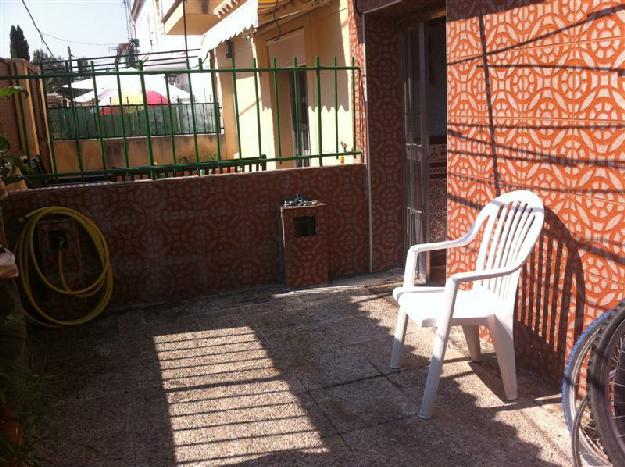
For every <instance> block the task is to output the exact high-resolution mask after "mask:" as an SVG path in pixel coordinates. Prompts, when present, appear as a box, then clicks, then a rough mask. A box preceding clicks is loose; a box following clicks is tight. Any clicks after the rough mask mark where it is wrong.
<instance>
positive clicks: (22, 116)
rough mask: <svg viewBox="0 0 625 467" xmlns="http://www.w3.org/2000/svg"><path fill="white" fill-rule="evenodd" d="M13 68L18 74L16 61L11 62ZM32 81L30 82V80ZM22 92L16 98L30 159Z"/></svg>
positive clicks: (16, 82)
mask: <svg viewBox="0 0 625 467" xmlns="http://www.w3.org/2000/svg"><path fill="white" fill-rule="evenodd" d="M11 68H12V70H13V73H14V74H15V75H17V65H16V64H15V62H14V63H12V64H11ZM12 82H13V81H10V83H12ZM29 83H30V82H29ZM15 84H16V85H18V86H19V84H20V83H19V81H17V80H16V81H15ZM22 97H23V96H22V93H21V92H20V93H17V94H16V95H15V99H16V100H17V103H18V105H19V108H20V120H21V121H22V133H23V135H24V141H23V143H24V149H26V155H27V156H28V159H29V160H30V144H29V141H28V130H27V129H26V115H25V114H24V102H23V101H22Z"/></svg>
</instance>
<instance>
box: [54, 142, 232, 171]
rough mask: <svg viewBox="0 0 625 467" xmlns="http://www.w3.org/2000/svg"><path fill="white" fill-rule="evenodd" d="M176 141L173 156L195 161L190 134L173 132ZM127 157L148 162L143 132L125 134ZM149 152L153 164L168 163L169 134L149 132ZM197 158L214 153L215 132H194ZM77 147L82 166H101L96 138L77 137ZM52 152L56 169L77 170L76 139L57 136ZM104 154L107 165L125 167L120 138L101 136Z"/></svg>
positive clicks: (138, 163)
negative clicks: (196, 133)
mask: <svg viewBox="0 0 625 467" xmlns="http://www.w3.org/2000/svg"><path fill="white" fill-rule="evenodd" d="M220 139H221V144H222V147H221V150H222V155H223V157H224V158H228V157H227V156H226V151H225V147H224V144H225V138H224V136H223V135H221V136H220ZM174 140H175V144H176V160H177V162H178V163H185V162H195V142H194V140H193V135H178V136H174ZM126 141H127V142H128V160H129V165H130V166H131V167H141V166H146V165H150V157H149V153H148V140H147V138H146V137H145V136H137V137H132V138H127V139H126ZM151 142H152V153H153V157H154V162H155V163H156V164H171V163H172V162H173V158H172V150H171V137H169V136H152V138H151ZM197 143H198V150H199V153H200V160H203V161H207V160H209V156H214V158H216V157H217V135H197ZM80 151H81V156H82V160H83V168H84V170H99V169H102V168H103V167H102V155H101V153H100V141H99V140H97V139H83V140H80ZM54 155H55V159H56V165H57V170H58V171H59V172H78V171H79V170H80V167H79V165H78V154H77V151H76V141H74V140H57V141H55V142H54ZM104 157H105V159H106V163H107V165H108V167H117V168H121V167H125V166H126V161H125V154H124V140H123V139H122V138H107V139H105V140H104Z"/></svg>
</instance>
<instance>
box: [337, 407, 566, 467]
mask: <svg viewBox="0 0 625 467" xmlns="http://www.w3.org/2000/svg"><path fill="white" fill-rule="evenodd" d="M456 418H457V419H459V420H467V419H469V417H467V415H466V414H464V415H463V416H462V417H458V414H456ZM491 424H492V425H494V426H495V427H496V430H494V432H495V433H498V435H497V436H496V437H492V434H491V433H490V432H488V433H485V432H481V431H480V430H479V428H481V425H480V426H475V424H474V426H473V427H472V429H470V430H468V431H467V430H465V428H467V426H466V424H463V423H461V424H457V425H455V427H450V426H449V425H446V424H445V425H443V424H441V423H437V421H435V420H434V419H432V420H430V421H423V420H420V419H418V418H417V417H410V418H407V419H404V420H399V421H395V422H391V423H387V424H382V425H378V426H375V427H371V428H365V429H362V430H356V431H353V432H351V433H347V434H345V435H344V439H345V440H346V442H347V443H348V444H349V445H350V446H351V447H352V448H353V449H354V451H355V455H356V456H357V457H358V458H359V459H361V461H362V464H365V465H386V464H390V463H392V464H393V465H406V466H412V465H423V466H440V465H463V466H464V465H466V466H474V465H475V466H477V465H492V466H500V465H517V466H527V465H540V466H555V465H566V459H565V458H562V457H557V456H556V457H555V458H554V457H553V456H552V455H551V453H550V452H548V450H547V449H541V448H540V447H539V446H536V445H534V444H530V443H526V442H523V441H522V440H520V439H519V438H518V437H517V436H516V433H515V431H514V430H511V429H510V428H509V427H507V426H505V425H502V424H498V423H494V422H491ZM449 428H451V430H450V429H449Z"/></svg>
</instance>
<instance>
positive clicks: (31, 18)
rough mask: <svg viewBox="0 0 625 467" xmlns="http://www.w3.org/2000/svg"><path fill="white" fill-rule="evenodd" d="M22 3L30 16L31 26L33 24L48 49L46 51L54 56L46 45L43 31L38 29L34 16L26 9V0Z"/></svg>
mask: <svg viewBox="0 0 625 467" xmlns="http://www.w3.org/2000/svg"><path fill="white" fill-rule="evenodd" d="M22 5H24V8H26V13H28V16H30V20H31V21H32V22H33V26H35V29H36V30H37V32H38V33H39V37H40V38H41V43H42V44H43V45H45V46H46V49H48V53H49V54H50V56H51V57H54V54H53V53H52V50H50V46H49V45H48V43H47V42H46V40H45V39H44V38H43V33H42V32H41V29H39V26H37V23H36V22H35V18H33V15H32V13H31V12H30V10H29V9H28V5H26V0H22Z"/></svg>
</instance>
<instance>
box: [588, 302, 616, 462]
mask: <svg viewBox="0 0 625 467" xmlns="http://www.w3.org/2000/svg"><path fill="white" fill-rule="evenodd" d="M616 313H617V315H616V316H615V318H614V319H613V320H612V321H611V322H610V324H609V325H608V326H607V327H606V329H605V331H604V332H603V334H602V335H601V336H600V337H599V339H598V340H597V345H596V348H595V349H594V351H593V353H592V357H591V362H590V364H589V367H590V368H589V374H590V375H589V379H590V381H589V385H588V387H589V394H590V403H591V410H592V412H593V416H594V418H595V421H596V423H597V429H598V430H599V435H600V437H601V442H602V444H603V447H604V449H605V450H606V452H607V454H608V457H609V458H610V461H611V462H612V463H613V464H614V465H615V466H618V467H625V387H622V386H623V385H625V356H624V355H623V354H622V353H621V351H622V350H625V302H621V303H620V304H619V306H618V307H617V309H616ZM619 387H621V389H618V388H619ZM612 397H613V399H612Z"/></svg>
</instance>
